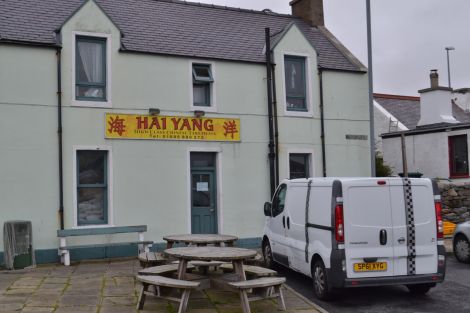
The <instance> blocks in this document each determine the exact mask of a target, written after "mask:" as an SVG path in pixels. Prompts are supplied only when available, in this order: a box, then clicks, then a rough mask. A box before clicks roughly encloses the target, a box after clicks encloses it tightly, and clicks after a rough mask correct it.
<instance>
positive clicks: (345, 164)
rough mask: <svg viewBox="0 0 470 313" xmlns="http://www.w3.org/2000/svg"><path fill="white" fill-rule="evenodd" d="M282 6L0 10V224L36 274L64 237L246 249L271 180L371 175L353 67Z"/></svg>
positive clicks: (158, 3) (128, 2)
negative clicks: (225, 238) (24, 227)
mask: <svg viewBox="0 0 470 313" xmlns="http://www.w3.org/2000/svg"><path fill="white" fill-rule="evenodd" d="M286 1H287V0H286ZM291 5H292V8H293V15H285V14H277V13H273V12H271V11H269V10H264V11H252V10H244V9H238V8H226V7H221V6H212V5H205V4H198V3H191V2H184V1H176V0H175V1H167V0H139V1H137V0H113V1H105V0H95V1H93V0H90V1H79V0H60V1H59V0H42V1H35V0H23V1H7V2H3V3H2V4H1V6H2V9H4V8H6V10H7V11H8V12H9V15H8V16H4V15H0V68H1V71H0V212H2V214H1V215H0V223H2V224H3V222H5V221H8V220H18V219H20V220H30V221H32V225H33V234H34V238H35V248H36V249H37V252H36V255H37V260H38V262H54V261H57V260H58V256H57V235H56V231H57V229H60V228H61V227H63V228H66V229H70V228H84V227H85V228H86V227H109V226H127V225H141V224H146V225H148V232H147V234H146V239H150V240H154V241H155V242H157V243H161V242H162V241H163V240H162V236H163V235H167V234H174V233H191V232H206V233H212V232H219V233H228V234H234V235H237V236H239V237H240V238H241V240H240V241H239V244H241V245H252V246H253V245H256V244H258V243H259V242H260V237H261V235H262V229H263V224H264V216H263V210H262V207H263V203H264V202H265V201H267V200H269V199H270V196H271V192H272V187H274V186H275V185H276V183H277V182H278V181H279V180H281V179H283V178H286V177H302V176H322V175H329V176H369V175H370V154H369V150H370V146H369V143H368V140H367V135H368V134H369V120H368V119H369V118H368V116H369V113H368V100H367V99H368V89H367V88H368V87H367V86H368V85H367V74H366V69H365V68H364V66H363V65H362V64H360V62H358V61H357V59H356V58H354V57H353V56H352V55H351V53H349V52H348V51H347V50H346V49H345V48H344V47H343V46H342V45H341V44H340V43H339V41H338V40H337V39H336V38H335V37H334V36H333V35H332V34H331V33H330V32H329V31H328V30H327V29H326V28H325V27H324V25H323V24H324V23H323V7H322V2H321V1H319V0H295V1H291ZM265 28H269V29H270V33H269V35H270V36H268V37H269V39H270V41H271V54H269V53H268V55H271V56H272V62H271V63H269V62H267V59H266V54H265V52H266V50H267V41H266V40H265ZM268 72H269V74H270V75H272V78H273V79H272V80H269V79H267V73H268ZM274 82H275V83H274ZM267 84H268V85H269V86H270V87H269V88H268V87H267ZM268 90H272V91H273V92H272V93H271V94H270V93H268ZM271 95H272V98H271ZM322 125H323V127H322ZM322 129H323V131H322ZM58 134H59V136H58ZM364 138H365V140H364ZM271 182H272V183H271ZM1 236H2V235H1V234H0V242H1ZM115 237H116V236H108V237H106V241H107V242H110V243H112V242H114V241H115V240H116V238H115ZM77 243H80V241H77ZM156 247H158V245H157V246H156ZM1 250H2V249H1V246H0V251H1ZM88 252H90V251H88ZM88 252H87V251H86V249H83V251H82V252H78V251H77V253H76V254H75V255H74V256H73V258H75V259H79V258H81V257H87V256H88V257H89V256H90V253H88ZM118 252H119V251H118ZM0 253H1V252H0ZM118 254H120V255H125V253H124V252H123V253H116V255H118ZM93 256H94V257H100V254H99V253H98V254H94V255H93ZM101 256H103V254H101Z"/></svg>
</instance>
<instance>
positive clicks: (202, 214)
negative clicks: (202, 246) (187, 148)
mask: <svg viewBox="0 0 470 313" xmlns="http://www.w3.org/2000/svg"><path fill="white" fill-rule="evenodd" d="M191 232H192V233H193V234H216V233H217V188H216V169H215V153H201V152H197V153H191Z"/></svg>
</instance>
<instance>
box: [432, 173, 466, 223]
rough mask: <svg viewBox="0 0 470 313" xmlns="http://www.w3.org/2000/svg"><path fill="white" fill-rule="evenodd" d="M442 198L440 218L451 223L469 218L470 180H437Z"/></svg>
mask: <svg viewBox="0 0 470 313" xmlns="http://www.w3.org/2000/svg"><path fill="white" fill-rule="evenodd" d="M438 186H439V190H440V192H441V198H442V218H443V219H444V220H445V221H449V222H452V223H460V222H465V221H468V220H470V182H465V183H453V182H448V181H439V182H438Z"/></svg>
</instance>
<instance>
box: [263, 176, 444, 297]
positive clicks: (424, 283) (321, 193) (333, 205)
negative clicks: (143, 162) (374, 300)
mask: <svg viewBox="0 0 470 313" xmlns="http://www.w3.org/2000/svg"><path fill="white" fill-rule="evenodd" d="M264 214H265V215H266V216H267V218H266V226H265V232H264V234H265V235H264V238H263V254H264V257H265V260H266V263H267V264H268V265H272V262H276V263H280V264H282V265H284V266H286V267H288V268H291V269H293V270H295V271H298V272H300V273H303V274H305V275H308V276H310V277H312V278H313V286H314V292H315V295H316V296H317V298H319V299H322V300H327V299H330V298H331V296H332V291H333V290H334V289H336V288H344V287H362V286H382V285H398V284H404V285H406V286H407V287H408V289H409V291H410V292H412V293H416V294H424V293H426V292H427V291H428V290H429V289H430V288H432V287H434V286H435V285H436V283H440V282H442V281H443V280H444V276H445V248H444V243H443V225H442V219H441V203H440V195H439V191H438V189H437V186H436V185H435V184H433V182H432V181H431V180H429V179H424V178H416V179H409V178H309V179H295V180H285V181H283V182H282V183H281V185H280V186H279V187H278V188H277V190H276V193H275V195H274V197H273V200H272V203H269V202H266V203H265V206H264Z"/></svg>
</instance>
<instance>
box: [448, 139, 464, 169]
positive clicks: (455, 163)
mask: <svg viewBox="0 0 470 313" xmlns="http://www.w3.org/2000/svg"><path fill="white" fill-rule="evenodd" d="M449 166H450V176H451V177H467V176H468V147H467V135H460V136H451V137H449Z"/></svg>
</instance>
